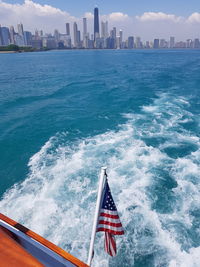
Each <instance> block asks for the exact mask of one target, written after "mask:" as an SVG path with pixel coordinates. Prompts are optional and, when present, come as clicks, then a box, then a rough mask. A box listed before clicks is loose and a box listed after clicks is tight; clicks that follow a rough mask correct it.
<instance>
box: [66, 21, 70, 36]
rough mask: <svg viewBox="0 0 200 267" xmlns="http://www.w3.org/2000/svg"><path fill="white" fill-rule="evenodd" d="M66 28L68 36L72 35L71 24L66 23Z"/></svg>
mask: <svg viewBox="0 0 200 267" xmlns="http://www.w3.org/2000/svg"><path fill="white" fill-rule="evenodd" d="M65 26H66V34H67V35H70V24H69V23H66V24H65Z"/></svg>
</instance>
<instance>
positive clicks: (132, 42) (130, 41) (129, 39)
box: [127, 36, 134, 49]
mask: <svg viewBox="0 0 200 267" xmlns="http://www.w3.org/2000/svg"><path fill="white" fill-rule="evenodd" d="M127 48H128V49H133V48H134V37H133V36H129V37H128V44H127Z"/></svg>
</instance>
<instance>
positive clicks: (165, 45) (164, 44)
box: [160, 39, 168, 48]
mask: <svg viewBox="0 0 200 267" xmlns="http://www.w3.org/2000/svg"><path fill="white" fill-rule="evenodd" d="M160 48H168V43H167V41H166V40H165V39H161V40H160Z"/></svg>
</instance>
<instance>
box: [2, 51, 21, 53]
mask: <svg viewBox="0 0 200 267" xmlns="http://www.w3.org/2000/svg"><path fill="white" fill-rule="evenodd" d="M13 53H17V51H0V54H13Z"/></svg>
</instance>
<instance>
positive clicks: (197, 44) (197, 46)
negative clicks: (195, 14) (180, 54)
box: [194, 38, 200, 49]
mask: <svg viewBox="0 0 200 267" xmlns="http://www.w3.org/2000/svg"><path fill="white" fill-rule="evenodd" d="M194 48H195V49H198V48H200V41H199V39H198V38H196V39H194Z"/></svg>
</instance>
